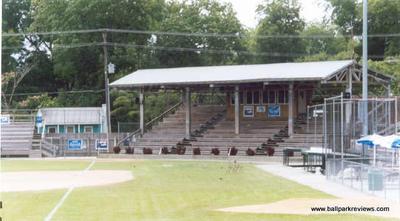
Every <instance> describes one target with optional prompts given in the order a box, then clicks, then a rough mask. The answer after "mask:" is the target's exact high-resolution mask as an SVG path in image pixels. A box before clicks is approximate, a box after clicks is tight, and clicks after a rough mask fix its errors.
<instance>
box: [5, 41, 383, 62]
mask: <svg viewBox="0 0 400 221" xmlns="http://www.w3.org/2000/svg"><path fill="white" fill-rule="evenodd" d="M103 45H104V43H103V42H92V43H79V44H55V45H53V47H52V48H53V49H58V48H61V49H71V48H81V47H92V46H103ZM106 45H107V46H112V47H130V48H143V49H152V50H159V51H175V52H198V53H210V54H223V55H249V56H265V57H295V58H298V57H304V56H313V55H319V54H306V53H292V52H291V53H281V52H250V51H240V50H222V49H207V48H205V49H204V48H186V47H166V46H157V45H138V44H130V43H117V42H107V43H106ZM10 49H20V47H3V48H2V50H10ZM327 55H328V56H335V54H327ZM368 57H370V58H375V59H380V58H385V56H383V55H368ZM349 59H350V57H349Z"/></svg>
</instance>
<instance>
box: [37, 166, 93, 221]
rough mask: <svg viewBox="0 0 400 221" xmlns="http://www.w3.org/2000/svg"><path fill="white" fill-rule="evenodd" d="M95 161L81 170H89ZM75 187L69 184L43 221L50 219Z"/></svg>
mask: <svg viewBox="0 0 400 221" xmlns="http://www.w3.org/2000/svg"><path fill="white" fill-rule="evenodd" d="M95 162H96V160H93V161H92V162H91V163H90V164H89V166H88V167H86V168H85V169H84V170H83V171H82V172H86V171H88V170H90V168H92V167H93V165H94V163H95ZM74 189H75V186H71V187H70V188H69V189H68V190H67V192H65V193H64V195H63V196H62V197H61V199H60V201H58V203H57V205H56V206H55V207H54V208H53V209H52V210H51V212H50V213H49V214H48V215H47V216H46V218H45V219H44V220H45V221H50V220H51V219H52V218H53V216H54V214H55V213H56V212H57V210H58V209H59V208H60V207H61V206H62V205H63V204H64V201H65V200H66V199H67V197H68V196H69V194H70V193H71V192H72V190H74Z"/></svg>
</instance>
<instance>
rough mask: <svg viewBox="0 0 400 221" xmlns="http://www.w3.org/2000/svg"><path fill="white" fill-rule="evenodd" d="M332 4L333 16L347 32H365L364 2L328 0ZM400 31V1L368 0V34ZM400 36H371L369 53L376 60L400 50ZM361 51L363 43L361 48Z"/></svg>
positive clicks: (359, 51)
mask: <svg viewBox="0 0 400 221" xmlns="http://www.w3.org/2000/svg"><path fill="white" fill-rule="evenodd" d="M327 1H328V2H329V3H330V4H331V6H332V9H333V10H332V16H331V17H332V20H333V22H334V23H335V24H336V25H338V27H339V28H340V30H341V31H342V32H343V33H345V34H351V31H352V30H353V31H354V34H355V35H361V34H362V4H361V3H362V2H360V1H354V0H327ZM399 31H400V1H396V0H369V1H368V34H370V35H373V34H390V33H398V32H399ZM399 47H400V38H399V37H387V36H381V37H379V36H377V37H373V38H369V39H368V55H369V57H370V58H372V59H374V60H383V59H384V57H385V56H396V55H399V54H400V52H399V51H400V50H399ZM357 52H358V53H359V54H361V47H358V48H357Z"/></svg>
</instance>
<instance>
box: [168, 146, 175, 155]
mask: <svg viewBox="0 0 400 221" xmlns="http://www.w3.org/2000/svg"><path fill="white" fill-rule="evenodd" d="M176 152H177V151H176V147H172V148H171V152H169V153H170V154H176Z"/></svg>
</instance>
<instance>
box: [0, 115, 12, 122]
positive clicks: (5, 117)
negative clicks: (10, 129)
mask: <svg viewBox="0 0 400 221" xmlns="http://www.w3.org/2000/svg"><path fill="white" fill-rule="evenodd" d="M10 121H11V120H10V115H9V114H5V115H1V117H0V124H10Z"/></svg>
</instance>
